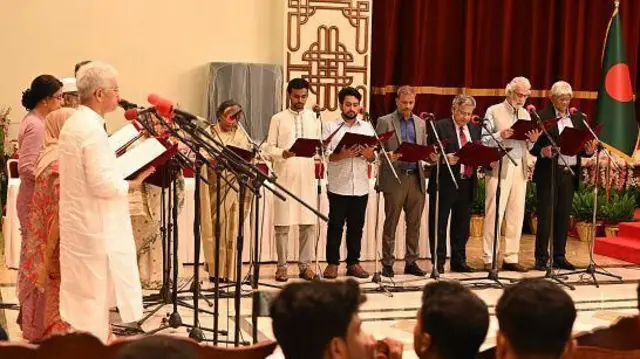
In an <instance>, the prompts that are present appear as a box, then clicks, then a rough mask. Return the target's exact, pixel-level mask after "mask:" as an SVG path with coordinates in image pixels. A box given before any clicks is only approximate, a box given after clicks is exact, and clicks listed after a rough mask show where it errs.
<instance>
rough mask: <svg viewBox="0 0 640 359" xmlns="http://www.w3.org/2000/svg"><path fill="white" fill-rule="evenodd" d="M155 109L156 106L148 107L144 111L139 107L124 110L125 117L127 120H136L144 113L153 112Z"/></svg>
mask: <svg viewBox="0 0 640 359" xmlns="http://www.w3.org/2000/svg"><path fill="white" fill-rule="evenodd" d="M154 110H155V107H148V108H145V109H144V110H142V111H138V109H135V108H130V109H128V110H126V111H125V112H124V118H125V119H127V121H135V120H137V119H138V117H140V116H141V115H144V114H146V113H149V112H153V111H154Z"/></svg>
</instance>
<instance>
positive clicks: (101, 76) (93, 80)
mask: <svg viewBox="0 0 640 359" xmlns="http://www.w3.org/2000/svg"><path fill="white" fill-rule="evenodd" d="M117 76H118V72H117V71H116V69H115V68H113V66H111V65H109V64H105V63H102V62H98V61H92V62H89V63H88V64H86V65H84V66H82V67H80V70H79V71H78V73H77V74H76V86H77V88H78V94H79V95H80V99H81V100H82V101H87V100H89V99H91V98H92V97H93V95H94V94H95V92H96V90H97V89H99V88H106V87H108V86H110V83H109V81H115V80H116V78H117Z"/></svg>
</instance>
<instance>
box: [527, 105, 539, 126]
mask: <svg viewBox="0 0 640 359" xmlns="http://www.w3.org/2000/svg"><path fill="white" fill-rule="evenodd" d="M526 108H527V112H529V113H530V114H532V115H535V116H536V121H537V122H540V116H539V115H538V111H536V107H535V106H534V105H528V106H527V107H526Z"/></svg>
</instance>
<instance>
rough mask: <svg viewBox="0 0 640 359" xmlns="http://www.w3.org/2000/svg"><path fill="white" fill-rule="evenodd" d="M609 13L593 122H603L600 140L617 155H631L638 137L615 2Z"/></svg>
mask: <svg viewBox="0 0 640 359" xmlns="http://www.w3.org/2000/svg"><path fill="white" fill-rule="evenodd" d="M615 4H616V5H615V6H616V7H615V10H614V11H613V15H611V20H610V21H609V27H608V29H607V36H606V38H605V41H604V51H603V55H602V80H601V81H602V82H601V83H600V89H599V90H598V111H597V113H596V121H597V122H598V123H601V124H603V125H604V127H603V128H602V133H601V134H600V140H601V141H602V142H604V143H605V144H607V145H608V146H607V147H608V148H609V149H610V150H612V152H615V153H616V154H617V155H619V156H622V157H625V158H629V157H630V156H631V155H633V152H634V149H635V146H636V140H637V138H638V123H637V122H636V116H635V108H634V101H633V89H632V87H631V75H630V74H629V66H628V65H627V55H626V50H625V46H624V41H623V39H622V26H621V25H620V14H619V13H618V4H619V2H618V1H616V2H615Z"/></svg>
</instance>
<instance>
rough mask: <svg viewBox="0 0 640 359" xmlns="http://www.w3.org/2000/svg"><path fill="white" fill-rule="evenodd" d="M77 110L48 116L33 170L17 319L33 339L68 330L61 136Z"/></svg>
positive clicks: (39, 339) (23, 244) (40, 339)
mask: <svg viewBox="0 0 640 359" xmlns="http://www.w3.org/2000/svg"><path fill="white" fill-rule="evenodd" d="M74 112H75V110H74V109H72V108H62V109H59V110H56V111H53V112H51V113H50V114H49V115H47V117H46V119H45V139H44V148H43V150H42V152H41V153H40V156H39V157H38V160H37V162H36V166H35V171H34V174H35V187H34V192H33V197H32V202H31V210H30V213H29V221H28V224H27V237H26V240H25V241H23V242H22V251H21V258H20V271H19V272H18V273H19V274H18V299H19V301H20V315H19V316H18V324H19V325H20V328H21V330H22V337H23V338H24V339H27V340H29V341H31V342H39V341H42V340H43V339H45V338H47V337H49V336H52V335H56V334H64V333H66V332H67V331H68V330H69V327H68V325H67V324H66V323H65V322H63V321H62V319H61V318H60V312H59V292H60V247H59V243H60V232H59V231H60V228H59V225H58V223H59V222H58V209H59V207H58V200H59V198H60V182H59V173H58V138H59V136H60V130H61V129H62V125H63V124H64V122H65V121H66V120H67V119H68V118H69V117H70V116H71V115H72V114H73V113H74Z"/></svg>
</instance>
